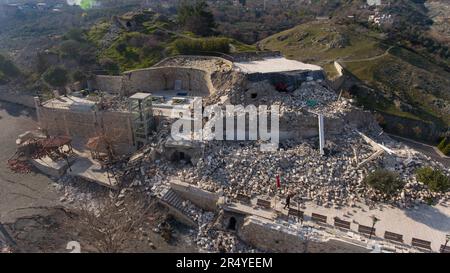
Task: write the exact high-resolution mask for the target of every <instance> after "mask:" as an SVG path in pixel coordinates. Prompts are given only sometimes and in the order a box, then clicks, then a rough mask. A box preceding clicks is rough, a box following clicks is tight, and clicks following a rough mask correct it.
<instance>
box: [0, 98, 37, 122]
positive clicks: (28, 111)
mask: <svg viewBox="0 0 450 273" xmlns="http://www.w3.org/2000/svg"><path fill="white" fill-rule="evenodd" d="M0 110H4V111H6V112H7V113H8V114H9V115H10V116H13V117H20V116H25V117H30V118H32V119H34V120H36V111H35V110H34V109H32V108H28V107H24V106H22V105H17V104H14V103H9V102H4V101H0Z"/></svg>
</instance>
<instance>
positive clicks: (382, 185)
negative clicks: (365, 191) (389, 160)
mask: <svg viewBox="0 0 450 273" xmlns="http://www.w3.org/2000/svg"><path fill="white" fill-rule="evenodd" d="M364 183H366V184H367V185H369V186H370V187H372V188H374V189H375V190H378V191H380V192H382V193H384V194H387V195H393V194H395V193H396V192H397V191H398V190H400V189H402V188H403V187H404V186H405V182H404V181H402V180H401V179H400V178H399V177H398V176H397V175H396V174H395V173H393V172H390V171H388V170H383V169H380V170H376V171H375V172H373V173H371V174H369V175H368V176H367V177H366V178H365V179H364Z"/></svg>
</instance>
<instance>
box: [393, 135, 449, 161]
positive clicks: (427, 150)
mask: <svg viewBox="0 0 450 273" xmlns="http://www.w3.org/2000/svg"><path fill="white" fill-rule="evenodd" d="M389 136H390V137H391V138H393V139H395V140H397V141H399V142H402V143H404V144H405V145H407V146H409V147H411V148H413V149H415V150H417V151H419V152H421V153H423V154H425V155H427V156H429V157H431V158H432V159H433V160H436V161H438V162H441V163H442V164H444V165H445V166H447V167H449V168H450V158H445V157H441V156H440V155H439V154H438V153H437V152H436V151H435V150H434V148H433V147H432V146H430V145H428V144H424V143H420V142H417V141H415V140H411V139H407V138H403V137H399V136H395V135H391V134H389Z"/></svg>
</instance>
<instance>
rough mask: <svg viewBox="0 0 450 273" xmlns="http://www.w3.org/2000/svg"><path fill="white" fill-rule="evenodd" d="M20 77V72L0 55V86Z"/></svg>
mask: <svg viewBox="0 0 450 273" xmlns="http://www.w3.org/2000/svg"><path fill="white" fill-rule="evenodd" d="M19 75H20V70H19V68H17V66H16V65H15V64H14V63H13V62H12V61H11V60H9V59H7V58H6V57H4V56H3V55H0V84H4V83H7V82H8V81H9V80H10V79H12V78H16V77H18V76H19Z"/></svg>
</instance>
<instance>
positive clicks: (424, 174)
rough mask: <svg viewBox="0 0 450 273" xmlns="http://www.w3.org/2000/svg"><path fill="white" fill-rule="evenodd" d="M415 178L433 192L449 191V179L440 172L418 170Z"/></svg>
mask: <svg viewBox="0 0 450 273" xmlns="http://www.w3.org/2000/svg"><path fill="white" fill-rule="evenodd" d="M416 178H417V181H419V182H421V183H423V184H425V185H427V186H428V188H429V189H430V190H431V191H433V192H447V191H448V190H449V189H450V178H449V177H448V176H446V175H445V174H444V173H443V172H442V171H441V170H435V169H432V168H430V167H425V168H420V169H418V170H417V171H416Z"/></svg>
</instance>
